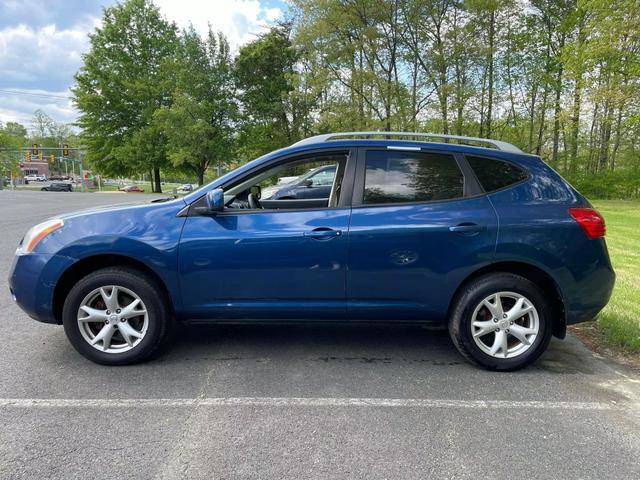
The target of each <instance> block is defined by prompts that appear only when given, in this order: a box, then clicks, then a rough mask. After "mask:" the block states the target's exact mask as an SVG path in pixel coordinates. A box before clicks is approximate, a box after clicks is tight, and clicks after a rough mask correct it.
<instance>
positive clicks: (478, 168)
mask: <svg viewBox="0 0 640 480" xmlns="http://www.w3.org/2000/svg"><path fill="white" fill-rule="evenodd" d="M467 161H468V162H469V165H471V168H472V169H473V171H474V173H475V174H476V177H478V180H479V181H480V184H481V185H482V188H484V191H485V192H493V191H495V190H500V189H501V188H504V187H508V186H509V185H513V184H514V183H518V182H520V181H522V180H525V179H526V178H527V177H528V175H527V172H525V171H524V170H522V169H521V168H519V167H516V166H515V165H513V164H512V163H508V162H503V161H501V160H496V159H494V158H486V157H473V156H469V155H467Z"/></svg>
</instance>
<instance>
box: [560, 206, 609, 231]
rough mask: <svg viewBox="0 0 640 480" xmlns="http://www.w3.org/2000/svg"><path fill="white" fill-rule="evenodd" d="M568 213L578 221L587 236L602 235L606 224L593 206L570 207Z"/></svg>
mask: <svg viewBox="0 0 640 480" xmlns="http://www.w3.org/2000/svg"><path fill="white" fill-rule="evenodd" d="M569 215H571V216H572V217H573V219H574V220H575V221H576V222H578V225H580V226H581V227H582V230H584V233H586V234H587V237H589V238H600V237H604V234H605V233H606V230H607V229H606V226H605V224H604V218H602V215H600V214H599V213H598V211H597V210H594V209H593V208H570V209H569Z"/></svg>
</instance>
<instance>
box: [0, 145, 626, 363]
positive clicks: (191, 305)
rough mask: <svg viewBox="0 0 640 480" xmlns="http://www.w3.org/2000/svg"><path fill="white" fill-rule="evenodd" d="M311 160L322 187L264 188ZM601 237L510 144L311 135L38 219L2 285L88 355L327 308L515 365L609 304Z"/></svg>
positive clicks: (478, 358) (138, 351)
mask: <svg viewBox="0 0 640 480" xmlns="http://www.w3.org/2000/svg"><path fill="white" fill-rule="evenodd" d="M322 171H329V172H331V186H330V188H329V189H327V190H325V193H324V194H323V195H321V196H320V195H314V196H311V197H302V196H297V195H296V196H295V197H292V196H285V195H280V196H278V195H273V192H276V191H278V190H280V189H282V183H283V179H284V183H285V184H291V183H293V184H297V185H298V186H299V185H302V184H303V183H304V182H303V183H300V182H299V181H297V180H296V179H300V180H304V179H305V175H309V174H310V172H322ZM287 182H288V183H287ZM279 185H280V186H279ZM296 188H298V187H296ZM304 188H306V187H304ZM265 192H270V194H268V195H265V194H264V193H265ZM604 235H605V225H604V221H603V219H602V217H601V216H600V215H599V214H598V212H597V211H595V210H594V209H593V208H592V207H591V205H590V204H589V202H588V201H587V200H586V199H585V198H584V197H583V196H582V195H580V194H579V193H578V192H576V191H575V190H574V189H573V188H572V187H571V186H570V185H569V184H568V183H567V182H566V181H564V180H563V179H562V178H561V177H560V176H559V175H558V174H557V173H556V172H555V171H553V170H552V169H551V168H549V166H547V165H546V164H545V163H544V162H543V161H542V160H541V159H540V158H539V157H537V156H533V155H527V154H524V153H522V152H521V151H520V150H518V149H517V148H516V147H514V146H513V145H510V144H507V143H504V142H499V141H496V140H485V139H478V138H467V137H455V136H445V135H431V134H417V133H392V132H382V133H381V132H360V133H340V134H327V135H321V136H317V137H312V138H309V139H306V140H303V141H301V142H298V143H297V144H295V145H292V146H291V147H289V148H285V149H282V150H278V151H276V152H273V153H270V154H268V155H265V156H263V157H261V158H259V159H257V160H255V161H252V162H250V163H247V164H245V165H243V166H241V167H240V168H238V169H236V170H235V171H233V172H230V173H228V174H227V175H225V176H223V177H221V178H218V179H217V180H215V181H214V182H212V183H211V184H209V185H207V186H205V187H204V188H201V189H199V190H196V191H194V192H191V193H189V194H187V195H186V196H184V197H183V198H178V199H170V200H167V201H164V202H152V203H150V204H145V205H134V206H118V207H106V208H98V209H93V210H89V211H83V212H78V213H71V214H67V215H62V216H60V217H56V218H52V219H50V220H47V221H46V222H44V223H41V224H39V225H36V226H35V227H33V228H32V229H31V230H29V232H28V233H27V234H26V235H25V237H24V239H23V240H22V242H21V243H20V246H19V247H18V250H17V252H16V256H15V259H14V262H13V266H12V268H11V273H10V280H9V283H10V288H11V292H12V294H13V296H14V298H15V300H16V301H17V303H18V305H20V307H21V308H22V309H23V310H24V311H25V312H27V314H29V315H30V316H31V317H33V318H34V319H36V320H39V321H42V322H47V323H56V324H62V325H64V329H65V332H66V334H67V336H68V338H69V340H70V341H71V343H72V345H73V346H74V347H75V348H76V349H77V350H78V351H79V352H80V353H81V354H82V355H84V356H86V357H87V358H89V359H91V360H93V361H95V362H98V363H102V364H109V365H122V364H129V363H133V362H138V361H141V360H143V359H145V358H148V357H149V356H150V355H152V354H153V353H154V352H156V351H157V350H158V348H159V347H160V346H161V345H162V344H163V341H165V340H166V339H167V337H168V336H169V334H170V331H171V328H172V326H173V325H174V324H175V323H176V322H177V321H180V322H186V323H190V322H234V323H240V322H265V323H266V322H311V321H324V322H326V321H334V322H345V323H357V322H384V323H394V324H398V323H405V324H407V323H412V324H423V325H425V324H426V325H430V326H442V327H447V328H448V329H449V333H450V336H451V339H452V340H453V343H454V344H455V346H456V347H457V349H458V350H459V351H460V353H461V354H462V355H463V356H464V357H465V358H467V359H468V360H470V361H471V362H473V363H476V364H479V365H481V366H483V367H485V368H488V369H493V370H515V369H518V368H521V367H523V366H525V365H528V364H530V363H531V362H533V361H534V360H535V359H537V358H538V357H539V356H540V355H541V354H542V352H543V351H544V350H545V349H546V347H547V345H548V344H549V341H550V339H551V336H552V335H555V336H556V337H559V338H563V337H564V335H565V331H566V326H567V325H570V324H574V323H577V322H582V321H585V320H590V319H593V318H594V316H595V315H596V314H597V313H598V312H599V311H600V310H601V309H602V308H603V307H604V306H605V304H606V303H607V301H608V299H609V296H610V294H611V290H612V288H613V284H614V278H615V275H614V272H613V270H612V267H611V263H610V261H609V256H608V253H607V247H606V244H605V240H604Z"/></svg>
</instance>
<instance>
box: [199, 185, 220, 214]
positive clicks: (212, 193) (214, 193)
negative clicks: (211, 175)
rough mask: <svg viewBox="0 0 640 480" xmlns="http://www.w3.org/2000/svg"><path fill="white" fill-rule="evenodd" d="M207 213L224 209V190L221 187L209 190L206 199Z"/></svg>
mask: <svg viewBox="0 0 640 480" xmlns="http://www.w3.org/2000/svg"><path fill="white" fill-rule="evenodd" d="M204 203H205V206H206V209H207V213H216V212H221V211H223V210H224V192H223V191H222V189H221V188H214V189H213V190H209V191H208V192H207V195H206V197H205V199H204Z"/></svg>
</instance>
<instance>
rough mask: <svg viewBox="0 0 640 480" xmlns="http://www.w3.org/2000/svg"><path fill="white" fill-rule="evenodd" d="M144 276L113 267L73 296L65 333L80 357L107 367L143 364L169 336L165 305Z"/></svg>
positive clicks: (91, 277)
mask: <svg viewBox="0 0 640 480" xmlns="http://www.w3.org/2000/svg"><path fill="white" fill-rule="evenodd" d="M160 292H162V290H161V289H160V288H159V286H158V285H157V283H156V282H155V281H154V279H153V278H151V277H149V276H148V275H146V274H145V273H144V272H141V271H138V270H135V269H132V268H127V267H114V268H105V269H102V270H98V271H95V272H93V273H91V274H89V275H87V276H86V277H84V278H83V279H82V280H80V281H79V282H78V283H77V284H76V285H75V286H74V287H73V288H72V289H71V291H70V292H69V294H68V295H67V298H66V300H65V303H64V307H63V312H62V316H63V324H64V330H65V333H66V334H67V337H68V338H69V341H70V342H71V344H72V345H73V346H74V347H75V349H76V350H77V351H78V352H80V353H81V354H82V355H84V356H85V357H87V358H88V359H90V360H93V361H94V362H97V363H101V364H104V365H126V364H130V363H136V362H140V361H142V360H145V359H146V358H148V357H149V356H151V355H152V354H153V353H155V352H156V351H157V350H158V348H159V347H160V346H161V345H162V343H163V342H164V341H165V339H166V338H167V336H168V335H169V328H170V325H171V318H170V314H169V308H168V306H167V301H166V299H165V298H163V295H162V294H161V293H160Z"/></svg>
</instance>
